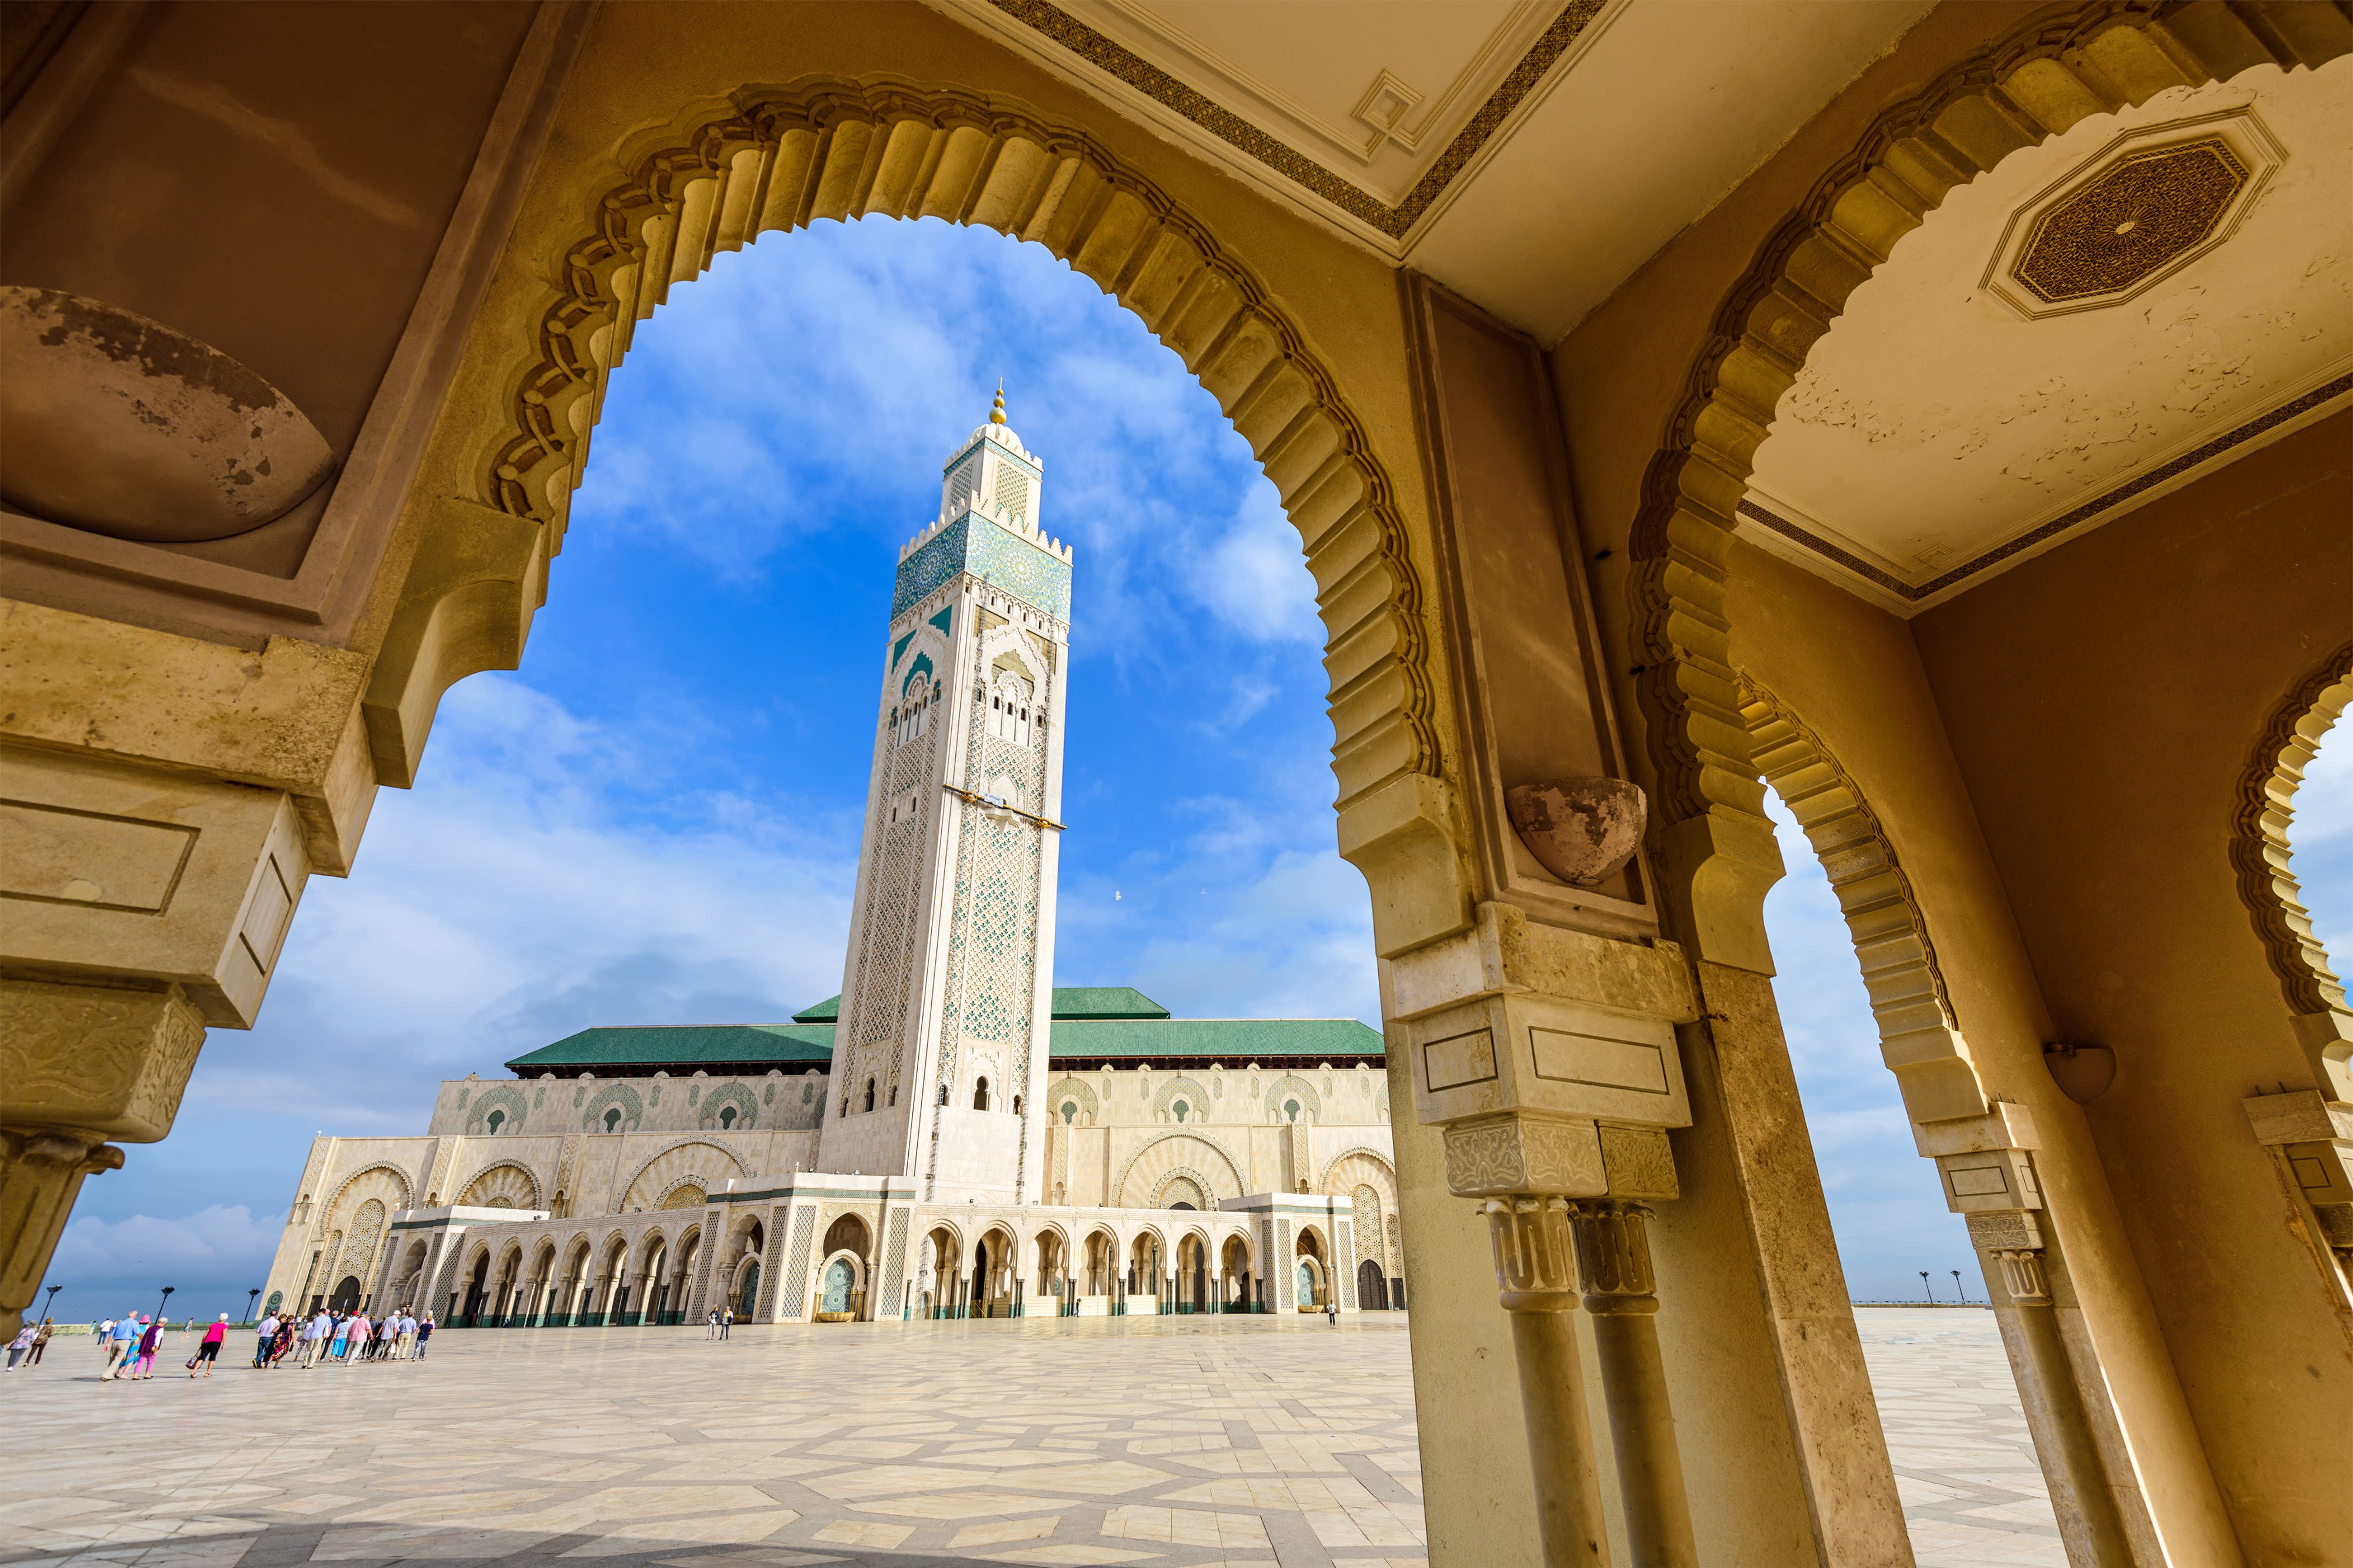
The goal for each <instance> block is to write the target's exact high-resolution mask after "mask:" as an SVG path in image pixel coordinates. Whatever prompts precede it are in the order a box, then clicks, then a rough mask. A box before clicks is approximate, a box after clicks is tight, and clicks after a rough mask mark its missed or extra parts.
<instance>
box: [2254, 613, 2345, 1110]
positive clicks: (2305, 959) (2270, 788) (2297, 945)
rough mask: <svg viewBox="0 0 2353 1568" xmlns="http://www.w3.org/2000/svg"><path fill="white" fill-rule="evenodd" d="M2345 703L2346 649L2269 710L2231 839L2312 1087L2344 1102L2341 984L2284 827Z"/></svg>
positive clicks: (2258, 932) (2260, 938) (2291, 819)
mask: <svg viewBox="0 0 2353 1568" xmlns="http://www.w3.org/2000/svg"><path fill="white" fill-rule="evenodd" d="M2348 706H2353V643H2348V644H2346V645H2345V646H2344V647H2340V648H2337V650H2336V651H2335V652H2333V653H2331V654H2330V655H2329V656H2328V657H2327V658H2325V659H2323V660H2322V661H2321V662H2320V665H2319V667H2318V668H2316V669H2315V670H2314V671H2313V672H2312V673H2311V674H2310V675H2307V676H2306V677H2305V678H2304V679H2302V680H2301V681H2299V682H2297V683H2296V687H2295V690H2293V691H2291V692H2289V693H2288V695H2287V700H2285V701H2284V702H2282V703H2281V704H2280V705H2279V706H2278V707H2277V708H2275V709H2274V710H2272V713H2271V716H2270V718H2269V720H2268V721H2266V722H2265V723H2264V725H2263V732H2262V734H2261V735H2260V736H2258V737H2257V739H2256V741H2255V747H2254V753H2253V756H2252V757H2251V758H2250V759H2249V760H2248V763H2247V769H2246V772H2245V773H2242V775H2241V777H2240V781H2239V792H2238V804H2237V809H2236V810H2235V812H2234V813H2233V821H2232V835H2231V865H2232V869H2233V870H2235V871H2236V872H2237V873H2238V878H2239V896H2240V897H2241V899H2242V900H2244V901H2245V903H2246V906H2247V911H2248V913H2249V914H2250V915H2251V916H2253V920H2254V925H2255V938H2256V940H2257V941H2258V942H2262V943H2263V957H2264V959H2265V961H2266V962H2268V963H2270V964H2271V967H2272V973H2274V974H2275V975H2277V976H2278V977H2279V983H2280V990H2281V992H2282V993H2283V994H2284V997H2285V998H2286V1001H2287V1005H2288V1011H2289V1013H2290V1014H2291V1015H2292V1016H2294V1018H2295V1030H2296V1035H2297V1037H2298V1039H2299V1040H2300V1042H2301V1043H2302V1044H2303V1046H2304V1048H2305V1052H2306V1056H2308V1057H2309V1058H2311V1061H2312V1068H2313V1076H2314V1079H2315V1080H2316V1081H2315V1083H2314V1085H2313V1087H2315V1088H2316V1089H2320V1090H2321V1091H2322V1092H2323V1093H2324V1094H2325V1095H2327V1098H2328V1099H2330V1100H2353V1009H2348V1006H2347V1005H2346V1000H2345V984H2344V982H2343V981H2341V980H2340V979H2338V978H2337V974H2336V973H2335V972H2334V971H2332V970H2331V969H2330V968H2329V967H2328V952H2327V949H2325V948H2323V947H2322V946H2321V944H2320V938H2319V937H2318V936H2317V935H2316V934H2315V933H2314V931H2313V929H2312V916H2311V914H2310V912H2309V911H2307V910H2306V909H2305V907H2304V902H2303V896H2302V895H2303V889H2302V888H2300V887H2298V886H2297V885H2296V879H2295V871H2294V870H2292V869H2291V868H2290V867H2289V848H2288V828H2289V826H2290V825H2291V824H2292V823H2293V822H2294V820H2295V792H2296V790H2297V789H2298V788H2299V787H2300V786H2301V785H2302V784H2303V783H2304V771H2305V769H2306V768H2307V767H2309V766H2311V765H2312V759H2313V758H2314V757H2315V756H2316V755H2317V754H2318V753H2319V751H2320V741H2321V737H2322V736H2324V735H2326V734H2327V733H2328V731H2329V729H2330V728H2331V727H2332V726H2334V725H2335V724H2336V722H2337V718H2338V717H2339V716H2340V715H2341V714H2343V713H2344V711H2345V710H2346V709H2347V708H2348Z"/></svg>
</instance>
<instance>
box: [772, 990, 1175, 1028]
mask: <svg viewBox="0 0 2353 1568" xmlns="http://www.w3.org/2000/svg"><path fill="white" fill-rule="evenodd" d="M1054 1016H1055V1017H1057V1018H1166V1016H1168V1009H1167V1008H1166V1007H1163V1006H1162V1005H1160V1004H1159V1003H1157V1002H1155V1001H1154V1000H1153V999H1152V998H1151V997H1149V996H1146V995H1145V994H1144V993H1143V992H1141V991H1138V990H1137V989H1136V988H1135V987H1134V986H1133V985H1057V986H1055V987H1054ZM840 1020H841V998H840V997H839V996H828V997H827V998H826V999H825V1000H824V1001H822V1002H819V1003H818V1004H817V1005H815V1006H810V1007H804V1008H802V1009H801V1010H800V1011H799V1012H797V1013H796V1014H794V1015H793V1022H794V1023H796V1024H834V1023H839V1022H840Z"/></svg>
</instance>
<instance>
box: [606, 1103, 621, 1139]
mask: <svg viewBox="0 0 2353 1568" xmlns="http://www.w3.org/2000/svg"><path fill="white" fill-rule="evenodd" d="M620 1130H621V1108H620V1107H619V1106H617V1105H615V1106H610V1107H607V1110H606V1111H605V1131H607V1132H618V1131H620Z"/></svg>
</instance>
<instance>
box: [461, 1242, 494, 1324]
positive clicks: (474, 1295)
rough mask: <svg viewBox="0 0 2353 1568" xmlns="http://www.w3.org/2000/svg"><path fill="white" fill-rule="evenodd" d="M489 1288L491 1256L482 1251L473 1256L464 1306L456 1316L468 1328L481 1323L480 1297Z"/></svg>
mask: <svg viewBox="0 0 2353 1568" xmlns="http://www.w3.org/2000/svg"><path fill="white" fill-rule="evenodd" d="M490 1288H491V1255H490V1253H489V1252H488V1251H483V1252H480V1253H478V1254H476V1255H475V1258H474V1272H473V1275H472V1277H471V1278H470V1279H468V1280H467V1282H466V1304H465V1307H464V1309H463V1310H461V1311H460V1312H459V1314H458V1316H459V1319H460V1321H463V1322H464V1323H465V1325H466V1326H467V1327H468V1328H473V1327H474V1326H476V1325H477V1324H479V1323H480V1321H481V1317H482V1297H483V1296H484V1294H485V1293H487V1292H488V1291H489V1289H490Z"/></svg>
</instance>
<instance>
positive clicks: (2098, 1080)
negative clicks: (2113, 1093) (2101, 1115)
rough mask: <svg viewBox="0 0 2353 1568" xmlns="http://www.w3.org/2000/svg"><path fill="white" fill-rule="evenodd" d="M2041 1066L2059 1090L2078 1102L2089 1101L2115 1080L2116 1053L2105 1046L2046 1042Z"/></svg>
mask: <svg viewBox="0 0 2353 1568" xmlns="http://www.w3.org/2000/svg"><path fill="white" fill-rule="evenodd" d="M2042 1065H2043V1066H2044V1067H2045V1068H2049V1069H2050V1071H2051V1080H2052V1082H2053V1083H2056V1084H2057V1085H2058V1086H2059V1092H2060V1093H2062V1094H2063V1095H2065V1096H2066V1097H2067V1098H2068V1099H2070V1100H2073V1101H2074V1102H2075V1103H2076V1104H2078V1105H2089V1104H2091V1103H2092V1101H2094V1100H2097V1099H2099V1098H2100V1096H2102V1095H2104V1094H2105V1093H2107V1092H2108V1086H2109V1085H2110V1084H2112V1083H2114V1082H2116V1052H2115V1051H2113V1050H2111V1049H2110V1048H2109V1047H2106V1046H2076V1045H2067V1044H2064V1043H2057V1044H2050V1045H2045V1046H2044V1047H2042Z"/></svg>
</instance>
